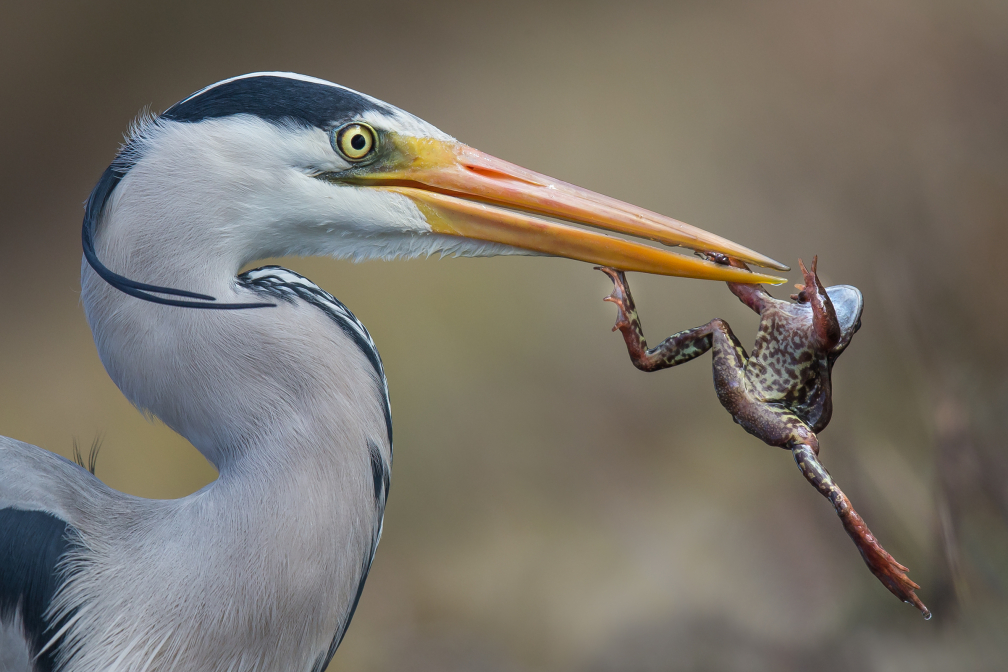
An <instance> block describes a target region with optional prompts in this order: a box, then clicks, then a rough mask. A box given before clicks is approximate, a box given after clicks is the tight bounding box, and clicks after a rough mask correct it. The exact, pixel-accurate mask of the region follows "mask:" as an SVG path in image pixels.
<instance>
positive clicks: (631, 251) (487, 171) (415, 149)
mask: <svg viewBox="0 0 1008 672" xmlns="http://www.w3.org/2000/svg"><path fill="white" fill-rule="evenodd" d="M390 135H391V136H392V137H387V138H386V141H391V142H392V143H394V145H395V148H396V150H397V151H396V152H395V154H396V160H395V161H394V162H389V163H388V164H387V169H383V166H382V165H380V164H379V165H375V166H373V168H372V169H369V170H368V171H367V172H365V173H360V174H358V176H357V179H355V180H354V181H356V182H358V183H360V184H368V185H370V186H374V187H376V188H379V189H383V190H388V191H391V192H395V193H398V194H402V195H403V196H406V197H408V198H409V199H411V200H412V201H413V202H414V203H415V204H416V205H417V207H418V208H419V209H420V211H421V212H422V213H423V214H424V216H425V217H426V218H427V222H428V223H429V224H430V226H431V228H432V229H433V230H434V231H435V232H436V233H442V234H448V235H453V236H463V237H466V238H472V239H477V240H484V241H488V242H493V243H503V244H505V245H511V246H513V247H517V248H521V249H524V250H529V251H532V252H537V253H541V254H548V255H554V256H560V257H567V258H570V259H577V260H580V261H586V262H589V263H592V264H600V265H603V266H612V267H615V268H619V269H622V270H625V271H639V272H643V273H655V274H659V275H674V276H682V277H689V278H702V279H706V280H723V281H729V282H743V283H759V282H765V283H770V284H780V283H782V282H784V279H783V278H778V277H774V276H769V275H763V274H760V273H751V272H749V271H747V270H744V269H739V268H733V267H729V266H723V265H719V264H714V263H711V262H709V261H706V260H702V259H699V258H696V257H692V256H685V255H681V254H674V253H672V252H669V251H668V250H664V249H661V248H658V247H654V246H652V245H647V244H644V243H640V242H637V241H633V240H626V239H624V238H620V237H616V236H610V235H605V234H603V233H600V232H598V231H593V230H590V229H585V228H580V227H579V226H571V225H570V224H566V223H561V222H558V221H555V220H563V221H564V222H570V223H573V224H577V225H581V226H585V227H592V228H594V229H601V230H603V231H609V232H613V233H617V234H623V235H626V236H633V237H636V238H644V239H647V240H651V241H655V242H658V243H661V244H663V245H668V246H678V247H687V248H690V249H692V250H695V251H697V252H720V253H722V254H725V255H727V256H729V257H733V258H735V259H740V260H742V261H746V262H749V263H752V264H756V265H758V266H763V267H767V268H772V269H776V270H781V271H786V270H788V267H787V266H785V265H784V264H781V263H780V262H778V261H774V260H773V259H771V258H769V257H766V256H764V255H762V254H759V253H758V252H754V251H753V250H750V249H748V248H746V247H743V246H741V245H738V244H737V243H733V242H731V241H730V240H727V239H725V238H721V237H720V236H716V235H714V234H711V233H708V232H706V231H703V230H702V229H698V228H696V227H693V226H690V225H689V224H684V223H683V222H679V221H677V220H674V219H671V218H669V217H665V216H663V215H659V214H657V213H654V212H651V211H649V210H645V209H643V208H638V207H636V206H633V205H630V204H628V203H624V202H622V201H618V200H616V199H614V198H609V197H607V196H602V195H601V194H597V193H595V192H592V191H588V190H587V189H581V188H580V187H576V186H574V185H571V184H567V183H565V182H561V181H559V180H555V179H553V178H551V177H547V176H546V175H542V174H540V173H536V172H533V171H531V170H526V169H525V168H522V167H521V166H517V165H515V164H513V163H508V162H507V161H502V160H501V159H498V158H495V157H493V156H490V155H489V154H484V153H483V152H480V151H478V150H476V149H473V148H472V147H468V146H466V145H463V144H461V143H457V142H450V141H448V142H446V141H442V140H437V139H433V138H414V137H405V136H398V135H394V134H390Z"/></svg>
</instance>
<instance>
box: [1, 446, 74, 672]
mask: <svg viewBox="0 0 1008 672" xmlns="http://www.w3.org/2000/svg"><path fill="white" fill-rule="evenodd" d="M68 478H71V479H72V478H78V479H81V480H85V479H93V478H94V477H93V476H92V475H91V474H89V473H88V472H87V471H86V470H84V469H83V468H81V467H79V466H77V465H75V464H74V463H72V462H70V461H69V460H66V459H64V458H62V457H59V456H58V455H55V454H53V453H50V452H48V451H45V450H42V449H41V448H38V447H36V446H31V445H29V444H26V443H21V442H18V441H13V440H11V439H7V438H3V437H0V672H51V671H52V670H53V666H54V664H55V658H56V654H57V653H58V644H54V645H53V646H49V647H48V648H47V644H49V641H50V640H51V639H52V637H53V636H54V635H55V634H56V633H57V632H58V630H59V628H60V624H59V623H52V622H50V621H49V620H48V619H47V618H46V617H47V611H48V609H49V606H50V604H51V602H52V599H53V596H54V595H55V594H56V592H57V591H58V590H59V587H60V586H61V585H62V582H63V580H64V577H63V575H62V572H61V571H60V561H61V559H62V558H63V557H64V556H65V555H66V553H67V552H68V551H69V550H72V547H73V541H72V539H73V538H74V537H75V536H76V535H75V534H74V528H73V526H72V525H71V524H70V522H69V520H70V516H69V515H68V513H69V512H68V507H66V506H65V504H67V503H68V502H67V501H66V500H67V499H69V497H61V496H60V495H59V494H58V493H60V492H62V493H63V494H64V495H67V496H69V495H70V493H69V492H68V491H67V490H64V489H63V488H62V487H60V485H62V484H63V483H65V481H66V479H68ZM60 500H64V501H62V502H61V501H60ZM40 653H41V655H40Z"/></svg>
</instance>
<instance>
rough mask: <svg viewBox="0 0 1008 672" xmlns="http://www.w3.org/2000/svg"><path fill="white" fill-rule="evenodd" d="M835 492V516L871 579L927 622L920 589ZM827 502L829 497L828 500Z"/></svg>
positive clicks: (843, 497)
mask: <svg viewBox="0 0 1008 672" xmlns="http://www.w3.org/2000/svg"><path fill="white" fill-rule="evenodd" d="M835 492H836V493H838V494H839V497H836V499H837V501H836V503H835V504H834V506H835V507H836V510H837V515H838V516H840V520H841V521H843V526H844V529H845V530H847V534H848V535H850V538H851V539H852V540H853V541H854V545H855V546H857V549H858V551H860V552H861V557H862V558H863V559H864V561H865V564H866V565H868V569H870V570H871V573H872V574H874V575H875V578H877V579H878V580H879V581H881V582H882V585H883V586H885V587H886V588H888V589H889V592H890V593H892V594H893V595H895V596H896V597H898V598H899V599H901V600H903V601H904V602H907V603H908V604H912V605H914V606H915V607H917V609H918V610H920V612H921V614H923V615H924V618H926V619H930V618H931V612H930V611H929V610H928V608H927V607H926V606H924V603H923V602H921V599H920V598H919V597H917V595H916V593H914V591H915V590H919V589H920V586H918V585H917V584H916V583H914V582H913V580H911V579H910V577H909V576H907V574H906V573H907V571H909V570H908V569H907V568H906V567H904V566H903V565H901V564H900V563H898V562H896V559H895V558H894V557H892V556H891V555H889V552H888V551H886V550H885V549H884V548H882V545H881V544H879V543H878V541H877V540H876V539H875V535H873V534H872V533H871V530H869V529H868V525H867V524H866V523H865V522H864V519H863V518H861V516H860V515H858V512H857V511H855V510H854V507H853V506H851V503H850V500H849V499H847V496H846V495H844V494H843V493H842V492H840V490H839V488H837V489H836V490H835ZM831 499H833V498H832V497H831Z"/></svg>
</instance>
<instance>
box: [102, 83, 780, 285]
mask: <svg viewBox="0 0 1008 672" xmlns="http://www.w3.org/2000/svg"><path fill="white" fill-rule="evenodd" d="M117 163H118V168H117V164H113V167H112V168H110V171H112V172H113V173H114V174H113V177H112V178H109V179H110V180H113V179H114V180H115V181H116V182H117V184H113V185H112V186H111V187H109V188H107V189H106V190H105V192H104V197H103V198H97V199H96V197H95V195H93V196H92V201H96V200H97V201H102V202H96V203H90V204H89V213H91V211H92V210H93V211H94V212H93V213H92V215H89V216H91V219H92V222H91V224H90V235H91V239H92V247H93V239H94V236H95V230H96V229H97V228H98V226H99V224H98V220H99V215H98V213H100V212H102V211H103V208H105V207H106V204H105V203H104V201H105V200H108V201H109V202H111V203H112V206H113V207H119V208H120V210H122V211H123V212H125V210H128V205H126V204H127V203H128V202H133V203H134V204H142V205H136V206H135V207H138V208H144V209H146V210H145V211H143V212H140V211H138V212H135V213H134V214H133V216H132V217H129V218H128V219H131V220H132V221H134V222H138V223H139V222H141V221H143V222H144V224H143V225H140V224H138V226H145V227H147V228H146V229H144V230H143V231H142V232H140V233H136V234H135V235H142V236H148V237H152V236H166V235H169V228H170V227H169V226H167V223H168V222H169V221H173V222H176V223H178V222H185V224H184V226H182V228H181V233H179V234H178V235H182V236H185V238H186V241H187V244H189V245H191V246H192V247H194V248H198V249H200V250H202V251H203V252H207V251H214V253H215V254H216V256H217V257H218V258H219V259H220V260H221V261H223V266H224V267H226V269H227V271H228V272H231V271H233V270H235V269H236V268H239V267H241V266H242V265H244V264H246V263H249V262H251V261H254V260H256V259H259V258H263V257H271V256H286V255H328V256H335V257H340V258H353V259H367V258H384V259H388V258H396V257H413V256H418V255H427V254H432V253H440V254H455V255H464V256H490V255H497V254H541V255H555V256H561V257H568V258H571V259H577V260H580V261H585V262H589V263H594V264H603V265H607V266H615V267H618V268H622V269H624V270H631V271H643V272H649V273H658V274H664V275H677V276H686V277H694V278H704V279H711V280H731V281H740V282H772V283H776V282H780V281H781V280H780V279H778V278H773V277H769V276H766V275H762V274H758V273H750V272H748V271H746V270H742V269H737V268H731V267H727V266H721V265H716V264H713V263H710V262H707V261H705V260H702V259H699V258H696V257H692V256H686V255H682V254H675V253H673V252H671V251H669V250H668V249H667V246H680V247H686V248H690V249H692V250H695V251H698V252H720V253H722V254H726V255H728V256H731V257H734V258H737V259H742V260H744V261H748V262H750V263H753V264H756V265H760V266H764V267H769V268H775V269H780V270H786V268H787V267H786V266H784V265H783V264H780V263H778V262H776V261H774V260H772V259H770V258H768V257H765V256H763V255H761V254H759V253H756V252H754V251H752V250H749V249H747V248H745V247H743V246H741V245H738V244H736V243H733V242H731V241H729V240H726V239H724V238H721V237H719V236H716V235H713V234H710V233H707V232H706V231H703V230H701V229H698V228H695V227H692V226H689V225H687V224H684V223H682V222H678V221H676V220H674V219H671V218H668V217H664V216H662V215H658V214H656V213H653V212H649V211H647V210H644V209H642V208H638V207H635V206H632V205H629V204H627V203H623V202H621V201H618V200H616V199H612V198H607V197H605V196H602V195H599V194H596V193H593V192H590V191H588V190H585V189H580V188H578V187H575V186H573V185H570V184H566V183H564V182H561V181H559V180H555V179H553V178H550V177H547V176H545V175H541V174H539V173H536V172H534V171H531V170H527V169H524V168H521V167H519V166H516V165H514V164H511V163H508V162H506V161H503V160H501V159H497V158H495V157H492V156H490V155H488V154H485V153H483V152H480V151H478V150H476V149H473V148H472V147H469V146H467V145H465V144H463V143H461V142H458V141H457V140H455V139H454V138H452V137H451V136H449V135H447V134H446V133H444V132H442V131H440V130H438V129H437V128H435V127H434V126H432V125H431V124H428V123H427V122H425V121H423V120H421V119H418V118H417V117H415V116H413V115H411V114H409V113H407V112H404V111H402V110H400V109H398V108H396V107H394V106H392V105H389V104H387V103H384V102H381V101H379V100H376V99H374V98H371V97H369V96H366V95H364V94H361V93H357V92H355V91H352V90H350V89H346V88H344V87H341V86H338V85H335V84H332V83H329V82H325V81H323V80H318V79H314V78H309V77H304V76H300V75H293V74H289V73H256V74H252V75H245V76H242V77H237V78H233V79H230V80H225V81H223V82H219V83H217V84H214V85H212V86H210V87H207V88H206V89H203V90H201V91H199V92H197V93H195V94H193V95H192V96H190V97H189V98H186V99H185V100H183V101H181V102H179V103H177V104H176V105H174V106H172V107H171V108H170V109H168V110H167V111H166V112H165V113H164V114H162V115H161V116H160V117H156V118H152V119H150V120H148V121H147V122H146V123H143V124H140V125H139V127H138V129H137V130H136V131H135V132H134V134H133V136H132V137H131V139H130V140H129V141H128V143H127V145H126V148H125V150H124V152H123V153H122V154H121V156H120V158H119V160H118V162H117ZM116 171H118V172H116ZM118 182H122V184H121V185H119V184H118ZM113 189H115V190H116V191H118V192H120V193H121V194H123V193H130V192H131V190H132V193H133V194H134V195H138V196H141V198H134V199H132V200H131V199H129V198H118V199H116V198H113V197H112V192H113ZM99 192H101V184H99V188H98V189H96V191H95V193H96V194H99V196H101V194H100V193H99ZM151 209H158V212H151ZM107 219H108V215H107V213H106V215H105V220H107ZM152 220H161V221H160V223H159V222H156V221H155V222H152ZM88 229H89V224H88V221H87V219H86V220H85V231H84V237H85V241H84V242H85V253H86V254H87V253H88V245H89V242H88V235H89V231H88ZM612 234H616V235H612ZM116 235H125V232H122V231H120V232H118V233H117V234H116ZM634 238H636V239H638V240H633V239H634ZM639 239H645V240H648V241H652V242H654V243H658V244H659V245H653V244H648V243H644V242H639ZM175 247H176V248H178V247H181V244H177V245H176V246H175ZM92 257H93V258H92ZM88 261H89V262H90V263H91V265H92V266H95V267H96V270H99V272H101V270H100V269H99V268H98V267H97V266H96V264H95V262H96V261H97V256H96V255H95V254H93V249H92V256H89V257H88ZM99 263H100V262H99ZM232 267H233V268H232ZM110 275H115V274H114V273H110ZM106 279H109V278H108V277H106ZM134 284H143V283H134Z"/></svg>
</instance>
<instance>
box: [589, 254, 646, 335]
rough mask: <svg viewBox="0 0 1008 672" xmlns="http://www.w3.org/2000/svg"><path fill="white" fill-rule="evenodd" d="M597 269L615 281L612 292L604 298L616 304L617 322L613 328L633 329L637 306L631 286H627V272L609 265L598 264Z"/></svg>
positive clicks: (614, 329)
mask: <svg viewBox="0 0 1008 672" xmlns="http://www.w3.org/2000/svg"><path fill="white" fill-rule="evenodd" d="M595 270H596V271H602V272H603V273H605V274H606V275H608V276H609V279H610V280H612V283H613V291H612V294H610V295H609V296H607V297H605V298H604V299H602V300H603V301H608V302H609V303H612V304H615V305H616V309H617V311H616V324H615V326H613V328H612V330H613V331H616V330H617V329H619V330H621V331H622V330H625V329H631V328H632V327H633V322H634V320H635V319H636V317H637V307H636V306H635V305H634V300H633V297H632V296H631V295H630V288H629V287H628V286H627V281H626V273H624V272H623V271H620V270H618V269H615V268H611V267H609V266H596V267H595Z"/></svg>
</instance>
